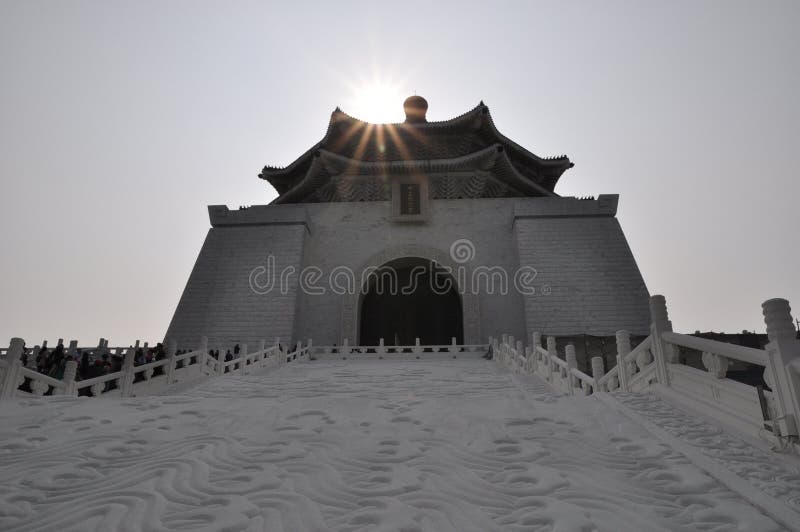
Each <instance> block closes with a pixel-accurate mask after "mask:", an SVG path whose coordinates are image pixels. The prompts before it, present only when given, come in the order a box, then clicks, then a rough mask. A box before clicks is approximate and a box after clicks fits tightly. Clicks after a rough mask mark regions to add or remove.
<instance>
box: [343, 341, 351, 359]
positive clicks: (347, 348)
mask: <svg viewBox="0 0 800 532" xmlns="http://www.w3.org/2000/svg"><path fill="white" fill-rule="evenodd" d="M349 342H350V340H349V339H347V338H345V339H344V342H342V355H344V356H347V355H349V354H350V350H349V347H348V345H349Z"/></svg>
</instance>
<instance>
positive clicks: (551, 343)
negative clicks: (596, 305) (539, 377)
mask: <svg viewBox="0 0 800 532" xmlns="http://www.w3.org/2000/svg"><path fill="white" fill-rule="evenodd" d="M554 358H558V350H557V349H556V337H555V336H548V337H547V371H545V378H546V379H547V380H548V382H553V359H554Z"/></svg>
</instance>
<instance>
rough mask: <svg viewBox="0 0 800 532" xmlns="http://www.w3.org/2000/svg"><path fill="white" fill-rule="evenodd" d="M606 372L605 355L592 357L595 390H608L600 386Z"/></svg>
mask: <svg viewBox="0 0 800 532" xmlns="http://www.w3.org/2000/svg"><path fill="white" fill-rule="evenodd" d="M605 374H606V370H605V367H604V365H603V357H592V377H593V378H594V391H595V392H604V391H606V390H604V389H603V387H602V386H600V384H599V383H600V379H602V378H603V377H604V376H605Z"/></svg>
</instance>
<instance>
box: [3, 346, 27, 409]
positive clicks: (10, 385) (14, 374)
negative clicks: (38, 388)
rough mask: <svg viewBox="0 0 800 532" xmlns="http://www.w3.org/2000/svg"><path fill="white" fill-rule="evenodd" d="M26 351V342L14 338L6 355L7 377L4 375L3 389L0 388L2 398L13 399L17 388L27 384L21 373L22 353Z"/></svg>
mask: <svg viewBox="0 0 800 532" xmlns="http://www.w3.org/2000/svg"><path fill="white" fill-rule="evenodd" d="M24 349H25V340H23V339H22V338H12V339H11V342H10V343H9V344H8V353H6V362H7V363H8V366H6V372H5V375H3V381H2V383H0V384H2V388H0V398H4V397H7V398H11V397H14V394H16V393H17V388H19V386H20V385H21V384H22V383H23V382H25V378H24V377H23V376H22V374H21V373H20V369H21V368H22V351H23V350H24Z"/></svg>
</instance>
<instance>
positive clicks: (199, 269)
mask: <svg viewBox="0 0 800 532" xmlns="http://www.w3.org/2000/svg"><path fill="white" fill-rule="evenodd" d="M214 209H219V207H210V210H212V220H213V219H214V213H213V210H214ZM223 209H224V207H223ZM226 210H227V209H226ZM231 212H232V213H234V215H235V213H237V211H231ZM241 212H242V213H244V212H245V211H241ZM251 214H252V213H251ZM299 214H300V215H299V216H294V218H293V219H284V218H282V219H278V220H275V219H274V217H271V218H273V219H266V220H262V221H265V222H267V223H262V224H259V225H229V224H225V223H217V224H215V227H213V228H212V229H211V230H210V231H209V232H208V236H207V237H206V240H205V242H204V243H203V247H202V249H201V251H200V255H199V256H198V258H197V262H196V263H195V266H194V268H193V270H192V273H191V275H190V276H189V281H188V282H187V284H186V288H185V289H184V292H183V295H182V296H181V299H180V302H179V303H178V307H177V309H176V311H175V315H174V316H173V318H172V322H171V323H170V326H169V329H168V330H167V335H166V338H167V339H171V338H174V339H175V340H177V341H178V345H179V348H181V349H183V348H194V347H196V346H197V345H198V343H199V341H200V336H203V335H205V336H208V338H209V348H211V349H222V350H223V351H224V350H225V349H227V348H228V347H230V346H232V345H233V344H235V343H247V344H248V345H249V346H255V345H257V344H258V341H259V340H262V339H264V340H266V341H267V342H268V343H271V342H272V341H274V339H275V338H276V337H279V338H282V339H283V340H284V342H283V343H284V345H286V341H287V340H289V339H290V338H292V337H293V332H294V316H295V307H296V302H297V281H296V279H294V280H293V281H292V282H291V283H289V284H288V290H287V291H286V293H283V294H282V293H280V290H277V289H276V290H273V292H271V293H270V294H268V295H266V296H265V295H260V294H257V293H255V292H254V291H253V290H251V288H250V274H251V272H252V271H253V269H254V268H257V267H259V266H261V267H263V268H266V266H265V263H266V256H267V254H269V253H272V254H274V256H275V257H276V268H277V269H279V270H280V269H283V268H284V267H287V266H293V267H295V268H297V269H298V270H299V269H300V268H301V267H302V264H301V262H302V253H303V244H304V241H305V238H306V236H307V233H308V231H307V228H306V225H305V222H304V216H303V215H302V214H303V213H302V212H300V213H299ZM236 218H237V221H243V218H244V217H242V216H236ZM217 222H219V220H217ZM258 280H259V282H260V281H262V280H263V278H259V279H258ZM251 349H252V348H251Z"/></svg>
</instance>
